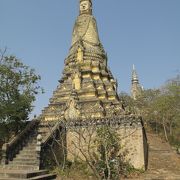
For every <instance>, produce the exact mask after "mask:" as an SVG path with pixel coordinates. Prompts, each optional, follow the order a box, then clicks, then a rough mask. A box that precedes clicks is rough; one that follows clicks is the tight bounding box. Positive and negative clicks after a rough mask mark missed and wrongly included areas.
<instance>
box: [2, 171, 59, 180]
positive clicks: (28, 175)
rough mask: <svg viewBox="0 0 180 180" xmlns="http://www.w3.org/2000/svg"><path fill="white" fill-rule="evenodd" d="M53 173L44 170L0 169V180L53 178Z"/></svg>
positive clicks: (48, 179) (49, 179)
mask: <svg viewBox="0 0 180 180" xmlns="http://www.w3.org/2000/svg"><path fill="white" fill-rule="evenodd" d="M55 178H56V175H55V174H49V173H48V171H46V170H38V171H22V170H7V169H0V180H6V179H8V180H15V179H21V180H22V179H32V180H33V179H44V180H46V179H47V180H51V179H55Z"/></svg>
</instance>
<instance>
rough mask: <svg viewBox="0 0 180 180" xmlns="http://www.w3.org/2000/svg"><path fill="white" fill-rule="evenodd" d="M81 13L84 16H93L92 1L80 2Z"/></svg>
mask: <svg viewBox="0 0 180 180" xmlns="http://www.w3.org/2000/svg"><path fill="white" fill-rule="evenodd" d="M79 9H80V10H79V13H80V15H82V14H90V15H91V14H92V0H80V5H79Z"/></svg>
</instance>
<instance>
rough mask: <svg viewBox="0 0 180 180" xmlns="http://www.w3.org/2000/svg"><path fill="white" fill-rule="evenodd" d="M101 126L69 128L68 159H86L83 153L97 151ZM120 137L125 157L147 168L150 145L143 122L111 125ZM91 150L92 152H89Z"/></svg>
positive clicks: (136, 164) (139, 167)
mask: <svg viewBox="0 0 180 180" xmlns="http://www.w3.org/2000/svg"><path fill="white" fill-rule="evenodd" d="M98 127H101V126H88V127H73V128H69V129H68V130H67V159H68V160H71V161H74V160H75V159H77V158H78V159H80V160H85V157H84V155H83V154H82V153H84V154H86V155H87V157H88V153H90V154H91V153H93V152H96V151H97V146H96V143H95V138H96V130H97V128H98ZM111 128H114V129H115V131H116V132H117V134H118V136H119V138H120V144H121V147H123V148H122V151H123V152H125V154H126V155H125V159H126V160H127V161H129V162H130V164H131V165H133V166H134V167H135V168H136V169H143V170H145V169H146V167H147V156H148V146H147V139H146V134H145V131H144V129H143V126H142V124H141V123H137V124H134V125H123V124H122V125H116V126H111ZM88 150H90V152H88Z"/></svg>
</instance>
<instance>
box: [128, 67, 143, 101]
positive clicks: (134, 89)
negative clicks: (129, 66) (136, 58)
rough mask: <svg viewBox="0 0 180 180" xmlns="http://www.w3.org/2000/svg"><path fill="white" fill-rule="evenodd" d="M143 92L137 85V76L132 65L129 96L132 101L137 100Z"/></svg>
mask: <svg viewBox="0 0 180 180" xmlns="http://www.w3.org/2000/svg"><path fill="white" fill-rule="evenodd" d="M142 91H143V88H142V87H141V86H140V84H139V79H138V75H137V72H136V68H135V65H134V64H133V70H132V86H131V96H132V98H133V99H134V100H136V99H137V97H138V96H139V95H140V94H141V92H142Z"/></svg>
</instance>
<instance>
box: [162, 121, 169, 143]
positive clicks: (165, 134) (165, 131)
mask: <svg viewBox="0 0 180 180" xmlns="http://www.w3.org/2000/svg"><path fill="white" fill-rule="evenodd" d="M163 129H164V136H165V139H166V141H167V142H168V141H169V139H168V135H167V130H166V125H165V121H164V118H163Z"/></svg>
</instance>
